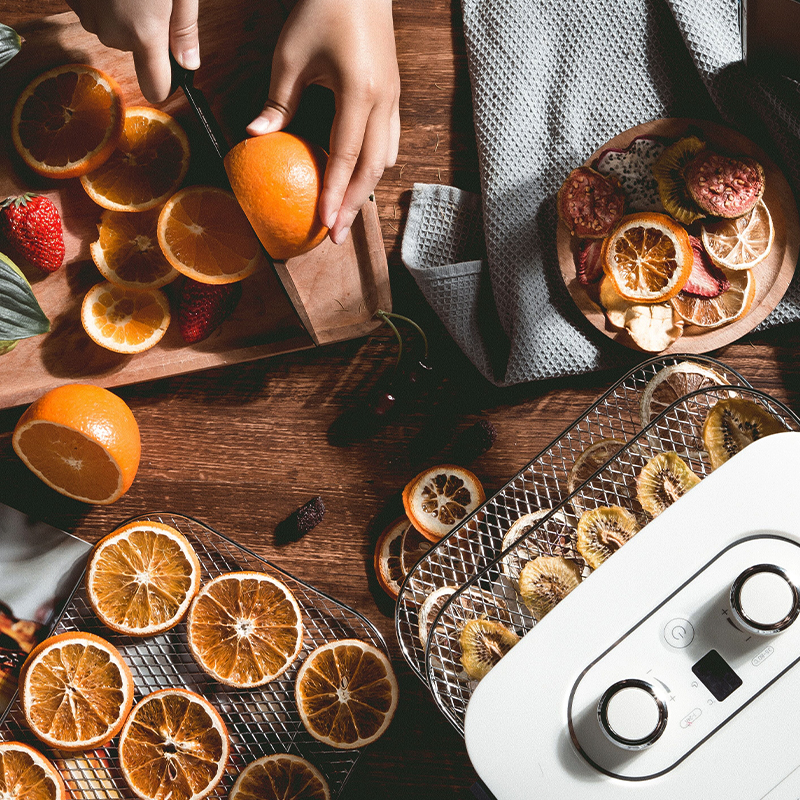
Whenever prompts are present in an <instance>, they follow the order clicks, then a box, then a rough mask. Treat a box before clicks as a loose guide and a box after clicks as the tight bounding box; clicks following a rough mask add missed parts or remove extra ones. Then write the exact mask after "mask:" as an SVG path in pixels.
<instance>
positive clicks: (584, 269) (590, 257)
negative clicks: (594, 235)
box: [576, 239, 603, 286]
mask: <svg viewBox="0 0 800 800" xmlns="http://www.w3.org/2000/svg"><path fill="white" fill-rule="evenodd" d="M576 275H577V277H578V283H580V284H582V285H583V286H590V285H591V284H593V283H597V281H599V280H600V278H602V277H603V239H586V240H584V241H583V242H581V245H580V250H579V251H578V268H577V270H576Z"/></svg>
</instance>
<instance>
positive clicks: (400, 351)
mask: <svg viewBox="0 0 800 800" xmlns="http://www.w3.org/2000/svg"><path fill="white" fill-rule="evenodd" d="M375 316H376V317H380V318H381V320H382V321H383V322H385V323H386V324H387V325H388V326H389V327H390V328H391V329H392V330H393V331H394V335H395V336H396V337H397V361H396V362H395V365H394V368H395V369H397V368H398V367H399V366H400V359H401V358H402V357H403V337H402V336H401V335H400V331H399V330H397V325H395V324H394V322H392V321H391V320H390V319H389V317H390V316H391V317H394V316H397V315H396V314H390V313H389V312H388V311H381V310H380V309H378V310H377V311H376V312H375Z"/></svg>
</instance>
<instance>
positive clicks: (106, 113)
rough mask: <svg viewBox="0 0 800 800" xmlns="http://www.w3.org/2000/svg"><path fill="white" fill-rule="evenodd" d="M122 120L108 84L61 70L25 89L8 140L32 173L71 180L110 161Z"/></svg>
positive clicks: (117, 96)
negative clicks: (12, 143)
mask: <svg viewBox="0 0 800 800" xmlns="http://www.w3.org/2000/svg"><path fill="white" fill-rule="evenodd" d="M124 117H125V109H124V102H123V99H122V92H121V90H120V88H119V86H118V85H117V82H116V81H115V80H114V79H113V78H111V77H110V76H109V75H106V74H105V73H104V72H101V71H100V70H98V69H95V68H94V67H89V66H87V65H86V64H65V65H63V66H60V67H54V68H53V69H51V70H48V71H47V72H44V73H42V74H41V75H39V77H38V78H35V79H34V80H33V81H32V82H31V83H30V84H28V86H26V87H25V89H24V90H23V92H22V94H21V95H20V96H19V99H18V100H17V103H16V105H15V106H14V111H13V113H12V116H11V138H12V140H13V142H14V147H16V149H17V152H18V153H19V154H20V157H21V158H22V160H23V161H24V162H25V163H26V164H27V165H28V166H29V167H30V168H31V169H32V170H34V171H35V172H38V173H39V174H40V175H45V176H46V177H48V178H74V177H76V176H77V175H83V174H84V173H86V172H89V170H92V169H95V167H99V166H100V164H102V163H103V162H104V161H105V160H106V159H107V158H108V157H109V156H110V155H111V153H112V151H113V150H114V148H115V147H116V144H117V140H118V139H119V137H120V134H121V133H122V125H123V120H124Z"/></svg>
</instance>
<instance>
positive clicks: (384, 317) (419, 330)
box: [375, 309, 428, 361]
mask: <svg viewBox="0 0 800 800" xmlns="http://www.w3.org/2000/svg"><path fill="white" fill-rule="evenodd" d="M375 316H376V317H380V318H381V319H382V320H383V321H384V322H386V323H388V324H390V325H391V323H390V322H389V319H388V318H389V317H392V318H393V319H401V320H403V322H407V323H408V324H409V325H412V326H413V327H414V328H416V329H417V333H419V335H420V336H421V337H422V343H423V345H424V346H425V361H427V360H428V337H427V336H426V335H425V331H424V330H422V328H420V326H419V325H417V323H416V322H414V320H413V319H409V318H408V317H404V316H403V315H402V314H397V313H395V312H394V311H383V310H381V309H378V310H377V311H376V312H375ZM392 327H394V326H393V325H392ZM401 345H402V342H401Z"/></svg>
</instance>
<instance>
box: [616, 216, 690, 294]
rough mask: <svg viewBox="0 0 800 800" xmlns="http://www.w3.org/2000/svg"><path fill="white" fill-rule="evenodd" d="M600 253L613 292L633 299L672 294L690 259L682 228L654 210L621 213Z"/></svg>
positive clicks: (680, 284) (686, 275) (685, 276)
mask: <svg viewBox="0 0 800 800" xmlns="http://www.w3.org/2000/svg"><path fill="white" fill-rule="evenodd" d="M602 257H603V269H604V271H605V273H606V274H607V275H608V276H609V277H610V278H611V280H612V281H613V282H614V288H615V289H616V291H617V294H618V295H619V296H620V297H622V298H624V299H625V300H631V301H634V302H637V303H661V302H663V301H664V300H669V299H670V298H671V297H674V296H675V295H676V294H677V293H678V292H679V291H680V290H681V289H682V288H683V285H684V284H685V283H686V281H687V280H688V279H689V275H690V274H691V272H692V264H693V262H694V255H693V252H692V246H691V243H690V242H689V234H688V233H686V230H685V228H683V227H682V226H681V225H680V224H678V223H677V222H675V220H673V219H672V218H671V217H668V216H667V215H666V214H657V213H655V212H644V213H640V214H629V215H628V216H627V217H623V218H622V221H621V222H620V224H619V225H618V226H617V228H616V229H615V230H614V232H613V233H612V234H611V235H610V236H609V237H608V238H607V239H606V240H605V244H604V245H603V256H602Z"/></svg>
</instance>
